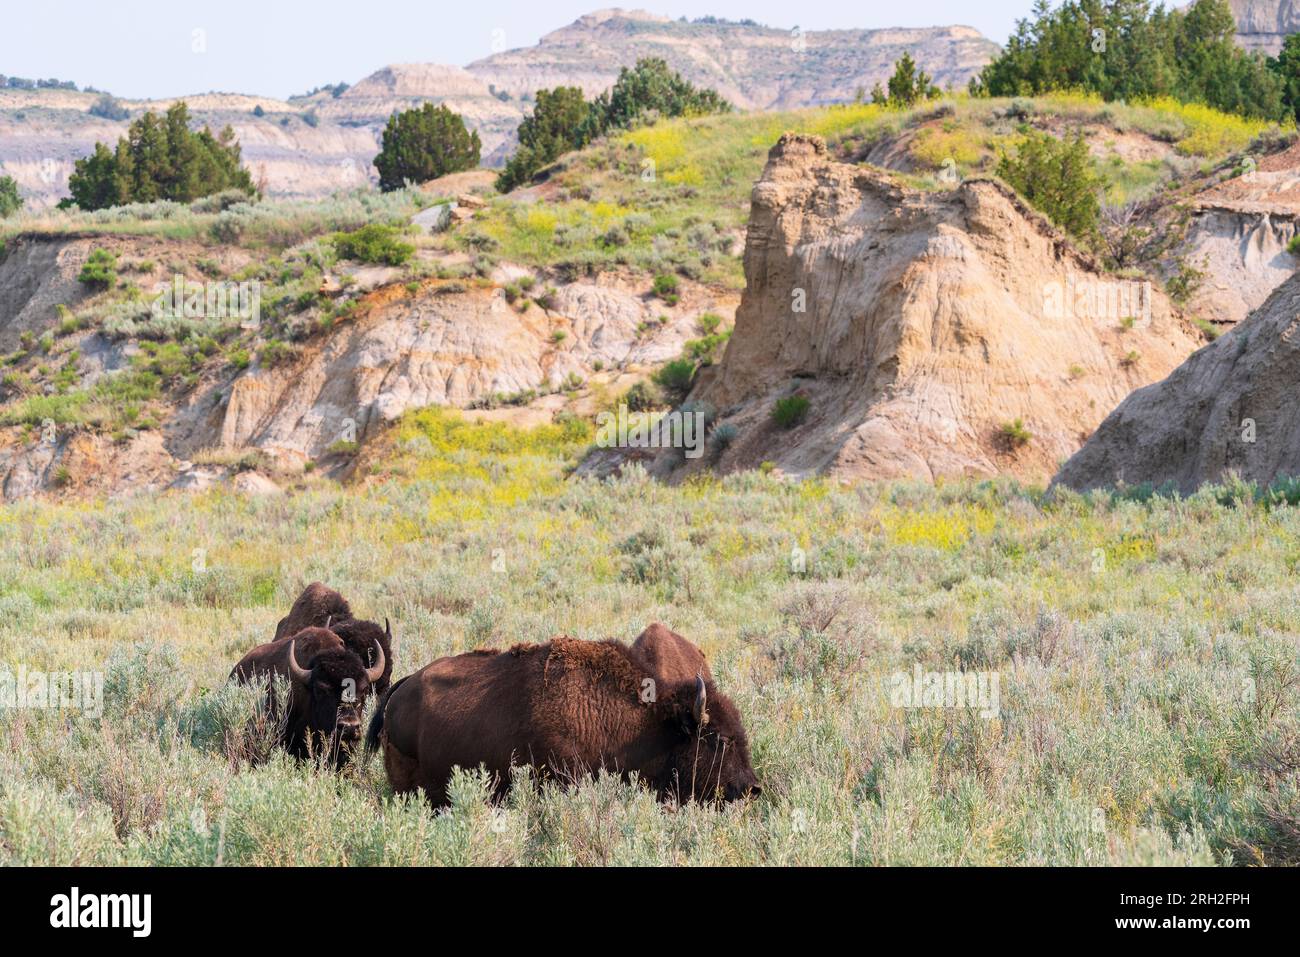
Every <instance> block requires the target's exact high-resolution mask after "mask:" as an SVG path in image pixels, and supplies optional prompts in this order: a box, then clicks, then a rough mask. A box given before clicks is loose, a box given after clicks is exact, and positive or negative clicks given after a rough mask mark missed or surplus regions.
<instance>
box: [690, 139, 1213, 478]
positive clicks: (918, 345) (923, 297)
mask: <svg viewBox="0 0 1300 957" xmlns="http://www.w3.org/2000/svg"><path fill="white" fill-rule="evenodd" d="M745 276H746V280H747V286H746V291H745V294H744V296H743V298H742V300H741V304H740V307H739V309H738V311H737V315H736V327H735V332H734V335H733V336H732V339H731V342H730V344H729V346H728V348H727V351H726V353H725V356H724V357H723V360H722V362H721V363H720V365H719V367H718V368H717V369H716V370H708V371H709V373H710V374H708V375H706V376H704V377H703V381H701V382H700V383H699V384H698V385H697V386H696V388H695V390H694V392H693V393H692V395H691V399H692V400H695V401H699V402H704V403H707V404H708V405H709V406H712V407H713V408H715V409H716V410H717V414H718V420H719V421H720V422H722V421H725V422H726V423H728V424H729V425H731V426H733V427H734V428H735V430H736V438H735V440H734V441H733V442H732V443H731V444H730V445H729V446H728V447H727V448H726V449H725V451H723V452H722V453H721V455H720V457H719V458H718V459H717V461H716V462H715V463H712V464H716V466H717V467H719V468H721V469H722V470H724V471H726V470H731V469H737V468H748V467H753V466H756V465H758V464H759V463H760V462H764V461H770V462H772V463H774V464H775V466H776V467H778V468H779V469H781V470H783V471H786V472H789V473H794V474H808V473H815V472H826V473H830V474H831V475H835V476H843V477H851V478H896V477H913V478H920V479H926V480H933V479H938V478H941V477H944V476H960V475H992V474H997V473H1011V474H1015V475H1020V476H1025V477H1046V476H1050V475H1051V474H1052V473H1054V472H1055V471H1056V469H1057V467H1058V466H1059V464H1060V462H1062V461H1064V459H1065V458H1067V457H1068V456H1069V455H1071V454H1072V453H1073V452H1074V451H1076V450H1077V449H1078V448H1079V446H1080V445H1081V444H1082V442H1083V441H1084V439H1086V438H1087V436H1088V435H1089V434H1090V433H1091V432H1092V430H1093V429H1094V428H1095V427H1096V426H1097V424H1098V423H1099V422H1100V421H1101V419H1102V418H1103V417H1104V416H1105V415H1106V414H1107V412H1108V411H1109V410H1111V409H1113V408H1114V407H1115V406H1116V405H1117V404H1118V403H1119V402H1120V401H1121V400H1122V399H1123V398H1124V397H1125V396H1126V395H1128V393H1129V392H1131V391H1132V390H1133V389H1134V388H1137V387H1139V386H1141V385H1144V384H1147V383H1149V382H1152V381H1154V380H1156V379H1159V378H1161V377H1162V376H1164V375H1166V374H1167V373H1168V372H1169V371H1170V370H1171V369H1173V368H1174V367H1175V366H1176V365H1177V364H1178V363H1179V362H1181V361H1182V360H1183V359H1184V358H1186V356H1187V355H1188V354H1189V353H1191V352H1192V350H1193V349H1194V348H1195V347H1196V343H1197V338H1196V337H1195V336H1194V335H1193V334H1192V333H1191V332H1189V331H1188V329H1187V328H1186V327H1185V325H1184V323H1183V322H1182V320H1181V319H1180V318H1179V317H1177V316H1176V315H1175V314H1174V312H1173V311H1172V309H1171V307H1170V306H1169V304H1168V302H1167V300H1166V299H1165V298H1164V296H1163V295H1162V294H1161V293H1160V292H1158V291H1156V290H1155V289H1153V288H1151V287H1150V286H1143V285H1142V284H1140V283H1132V284H1129V285H1128V286H1127V287H1126V286H1124V285H1123V284H1122V283H1121V282H1120V281H1119V280H1117V279H1115V278H1114V277H1109V276H1106V275H1104V274H1102V273H1101V272H1100V271H1099V268H1098V266H1097V264H1096V263H1095V262H1094V261H1093V260H1091V259H1090V258H1088V257H1086V256H1084V255H1082V254H1080V253H1079V252H1077V251H1076V250H1075V248H1074V247H1073V246H1072V245H1071V244H1070V243H1069V242H1068V241H1066V240H1065V239H1064V238H1063V237H1062V236H1061V234H1059V233H1058V232H1057V231H1056V230H1055V229H1054V228H1053V227H1052V226H1050V224H1048V223H1047V222H1046V220H1044V219H1043V218H1042V217H1041V216H1039V215H1037V214H1036V213H1034V212H1033V211H1031V210H1029V209H1028V208H1027V207H1026V206H1025V205H1024V204H1023V203H1022V202H1021V201H1020V200H1019V199H1017V198H1016V197H1015V195H1014V194H1013V193H1011V192H1010V191H1009V190H1008V189H1007V188H1006V187H1004V186H1001V185H999V184H997V183H994V182H992V181H988V180H972V181H967V182H964V183H962V184H960V185H958V186H957V187H956V188H954V189H951V190H947V191H940V192H920V191H915V190H910V189H907V188H904V187H903V186H901V185H899V184H898V183H897V181H896V180H895V179H894V178H893V177H891V176H890V175H889V174H886V173H883V172H881V171H878V170H871V169H867V168H859V167H854V166H850V165H847V164H843V163H837V162H833V161H831V160H830V159H829V158H828V157H827V155H826V151H825V146H824V145H823V144H822V142H821V141H820V140H819V139H816V138H813V137H804V136H795V135H791V134H787V135H786V136H784V137H783V138H782V139H781V141H780V143H778V144H777V146H776V147H774V148H773V150H772V152H771V154H770V157H769V160H768V164H767V167H766V169H765V171H764V174H763V177H762V178H761V179H760V180H759V182H758V183H757V185H756V186H755V187H754V190H753V202H752V210H751V214H750V221H749V231H748V237H747V244H746V250H745ZM1134 287H1136V288H1134ZM1120 296H1129V297H1130V298H1129V299H1128V300H1127V301H1125V300H1123V299H1121V298H1119V297H1120ZM1108 297H1109V298H1108ZM801 299H803V300H804V301H805V309H804V311H802V312H800V311H798V309H797V305H798V303H799V302H800V300H801ZM1066 300H1069V302H1067V301H1066ZM1143 302H1145V303H1146V304H1147V305H1146V306H1143V305H1142V303H1143ZM796 393H797V394H802V395H803V396H804V397H806V398H807V399H808V401H809V412H808V415H807V418H806V419H805V420H804V421H803V422H802V423H801V424H799V425H797V426H795V427H794V428H792V429H782V428H780V427H778V425H777V424H776V423H774V422H773V421H772V410H773V406H774V403H775V402H776V400H777V399H779V398H781V397H783V396H788V395H792V394H796ZM1016 420H1020V422H1021V424H1022V426H1023V430H1024V431H1025V432H1027V433H1028V434H1029V435H1030V438H1029V439H1028V441H1027V442H1023V443H1020V442H1017V441H1016V440H1015V439H1014V438H1012V437H1008V436H1006V435H1004V427H1005V426H1007V425H1009V424H1011V423H1014V422H1015V421H1016ZM1021 437H1022V438H1023V435H1022V436H1021ZM701 461H702V460H701ZM691 467H693V468H694V467H699V466H698V465H695V466H691Z"/></svg>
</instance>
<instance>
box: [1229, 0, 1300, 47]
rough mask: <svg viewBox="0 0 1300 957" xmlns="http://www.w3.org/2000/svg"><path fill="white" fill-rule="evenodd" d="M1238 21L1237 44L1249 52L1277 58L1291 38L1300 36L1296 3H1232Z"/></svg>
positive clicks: (1244, 0) (1246, 0)
mask: <svg viewBox="0 0 1300 957" xmlns="http://www.w3.org/2000/svg"><path fill="white" fill-rule="evenodd" d="M1228 6H1229V7H1231V8H1232V16H1233V19H1234V20H1236V21H1237V43H1239V44H1240V45H1241V46H1243V47H1245V48H1246V49H1247V50H1257V51H1259V52H1260V53H1267V54H1268V55H1269V56H1277V54H1278V53H1279V52H1280V51H1281V49H1282V41H1284V40H1285V39H1286V38H1287V34H1290V33H1300V4H1297V3H1296V0H1228Z"/></svg>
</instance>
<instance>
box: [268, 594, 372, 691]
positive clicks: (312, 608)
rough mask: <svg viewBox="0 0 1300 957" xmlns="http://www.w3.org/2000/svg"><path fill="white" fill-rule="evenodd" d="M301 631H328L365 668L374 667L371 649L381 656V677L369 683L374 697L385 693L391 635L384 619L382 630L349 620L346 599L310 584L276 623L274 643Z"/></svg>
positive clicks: (349, 610) (368, 624) (351, 617)
mask: <svg viewBox="0 0 1300 957" xmlns="http://www.w3.org/2000/svg"><path fill="white" fill-rule="evenodd" d="M304 628H328V629H329V630H330V631H332V632H334V634H336V635H338V636H339V637H340V638H342V639H343V643H344V644H345V645H347V646H348V647H349V648H351V649H352V650H353V651H354V652H356V653H357V655H358V657H360V658H361V659H362V660H363V661H365V663H366V665H367V667H368V666H370V665H372V664H374V663H375V661H376V658H375V654H376V652H375V649H376V648H377V647H378V648H382V649H383V652H384V673H383V674H382V675H381V676H380V678H379V680H378V681H375V682H373V690H374V693H375V694H376V695H382V694H384V693H385V692H387V691H388V686H389V683H390V682H391V681H392V678H393V631H392V628H391V627H390V626H389V624H388V619H387V618H385V619H384V626H383V627H382V628H380V627H379V625H378V624H376V623H375V622H373V621H365V620H364V619H361V618H354V617H353V616H352V608H351V606H349V605H348V602H347V599H345V598H344V597H343V596H342V595H340V594H339V593H338V592H336V591H335V590H334V589H333V588H330V587H329V586H328V585H324V584H322V583H321V582H312V583H311V584H310V585H308V586H307V587H306V588H305V589H303V593H302V594H301V595H299V596H298V599H297V600H296V601H295V602H294V603H293V607H292V608H290V609H289V614H287V615H285V616H284V617H283V618H281V619H280V623H279V624H277V625H276V626H275V639H274V640H275V641H283V640H284V639H286V638H292V637H293V636H294V635H297V634H298V633H299V632H300V631H302V630H303V629H304Z"/></svg>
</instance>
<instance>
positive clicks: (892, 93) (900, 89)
mask: <svg viewBox="0 0 1300 957" xmlns="http://www.w3.org/2000/svg"><path fill="white" fill-rule="evenodd" d="M877 89H879V87H877ZM940 92H941V91H940V90H939V88H938V87H937V86H935V85H934V83H932V82H931V81H930V77H929V75H928V74H927V73H926V72H925V71H924V70H919V69H917V66H916V61H915V60H913V59H912V54H910V53H907V52H904V53H903V56H902V59H900V60H898V61H897V62H896V63H895V64H894V75H893V76H891V77H890V78H889V97H888V103H889V105H890V106H898V107H908V106H915V105H916V103H918V102H919V101H921V100H932V99H934V98H935V97H937V96H939V94H940ZM872 100H873V101H876V92H875V91H873V92H872Z"/></svg>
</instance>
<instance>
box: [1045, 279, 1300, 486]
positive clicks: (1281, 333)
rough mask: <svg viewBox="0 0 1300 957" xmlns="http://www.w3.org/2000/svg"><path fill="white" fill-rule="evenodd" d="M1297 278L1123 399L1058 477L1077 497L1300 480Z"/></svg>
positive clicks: (1299, 298)
mask: <svg viewBox="0 0 1300 957" xmlns="http://www.w3.org/2000/svg"><path fill="white" fill-rule="evenodd" d="M1297 383H1300V277H1293V278H1291V279H1289V280H1288V281H1287V282H1286V283H1285V284H1283V285H1282V286H1281V287H1280V288H1279V289H1277V290H1276V291H1275V292H1274V293H1273V294H1272V295H1271V296H1270V297H1269V298H1268V300H1267V301H1266V302H1265V303H1264V305H1263V306H1261V307H1260V308H1259V309H1257V310H1256V311H1255V312H1254V313H1252V314H1251V315H1250V316H1249V318H1247V319H1246V320H1245V321H1243V322H1241V323H1239V324H1238V325H1236V326H1235V327H1234V328H1233V329H1231V330H1230V331H1229V332H1227V333H1225V334H1224V335H1223V336H1220V337H1219V338H1218V339H1216V340H1215V341H1214V342H1213V343H1212V344H1210V345H1208V346H1206V347H1205V348H1203V349H1201V350H1200V351H1199V352H1197V353H1196V354H1195V355H1193V356H1192V357H1191V358H1190V359H1188V360H1187V361H1186V362H1184V363H1183V364H1182V365H1180V366H1179V367H1178V368H1177V369H1176V370H1174V372H1173V373H1172V374H1171V375H1170V376H1169V377H1168V378H1166V379H1164V380H1163V381H1161V382H1157V383H1156V384H1154V385H1150V386H1147V387H1146V388H1144V389H1140V390H1138V391H1137V392H1135V393H1133V395H1131V396H1129V397H1128V398H1127V399H1125V400H1124V402H1123V403H1121V404H1120V406H1119V408H1117V409H1116V410H1115V411H1114V412H1112V413H1111V414H1110V416H1108V417H1107V418H1106V420H1105V421H1104V422H1103V423H1102V424H1101V427H1100V428H1098V429H1097V431H1096V434H1094V435H1093V436H1092V438H1090V439H1089V440H1088V442H1087V444H1086V445H1084V446H1083V448H1082V449H1080V450H1079V452H1078V453H1077V454H1076V455H1074V456H1073V457H1072V458H1071V459H1070V460H1069V461H1068V462H1066V463H1065V466H1064V467H1063V468H1062V469H1061V471H1060V473H1059V474H1058V475H1057V476H1056V480H1055V481H1056V483H1058V484H1061V485H1065V486H1068V487H1070V488H1075V489H1090V488H1099V487H1105V486H1115V485H1118V484H1120V483H1126V484H1128V485H1139V484H1142V483H1144V482H1150V483H1152V484H1153V485H1156V486H1161V485H1165V484H1166V483H1173V484H1174V485H1175V486H1176V487H1177V488H1178V489H1179V490H1180V491H1182V492H1184V493H1189V492H1192V491H1195V490H1196V488H1198V487H1199V486H1200V485H1201V484H1203V483H1205V482H1213V481H1217V480H1219V479H1222V478H1224V477H1225V476H1226V475H1227V474H1228V473H1229V472H1235V473H1236V474H1237V475H1239V476H1241V477H1242V478H1244V479H1247V480H1250V481H1255V482H1259V483H1262V484H1268V483H1270V482H1272V481H1273V480H1274V479H1275V478H1277V477H1279V476H1283V475H1286V476H1300V404H1297V401H1296V384H1297Z"/></svg>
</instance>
